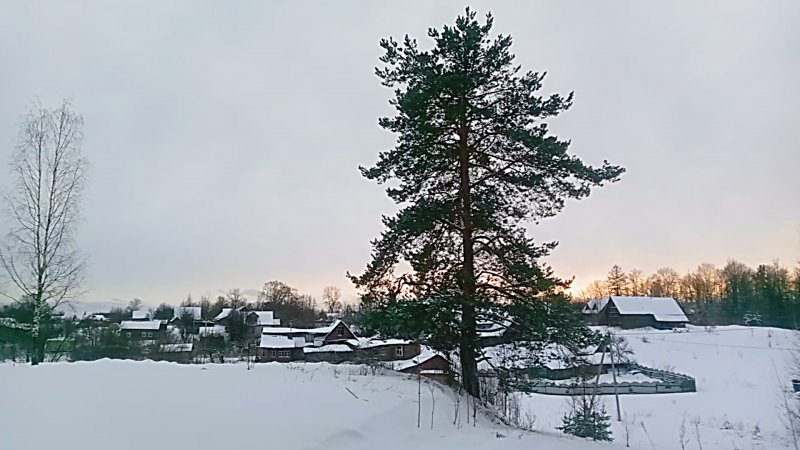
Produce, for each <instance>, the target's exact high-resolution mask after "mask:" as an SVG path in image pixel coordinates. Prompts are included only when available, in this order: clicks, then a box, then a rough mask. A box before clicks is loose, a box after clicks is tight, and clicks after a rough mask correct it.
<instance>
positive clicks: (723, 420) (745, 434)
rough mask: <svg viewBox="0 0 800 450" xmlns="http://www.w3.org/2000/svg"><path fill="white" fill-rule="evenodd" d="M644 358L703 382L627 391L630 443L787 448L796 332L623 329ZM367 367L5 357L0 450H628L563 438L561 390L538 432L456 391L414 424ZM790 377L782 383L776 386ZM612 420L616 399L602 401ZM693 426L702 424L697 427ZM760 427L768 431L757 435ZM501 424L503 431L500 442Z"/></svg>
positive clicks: (528, 401)
mask: <svg viewBox="0 0 800 450" xmlns="http://www.w3.org/2000/svg"><path fill="white" fill-rule="evenodd" d="M618 334H621V335H626V336H627V337H628V340H629V342H630V344H631V346H632V347H633V349H634V351H635V353H636V359H637V360H638V361H639V362H640V363H641V364H644V365H646V366H650V367H654V368H669V369H670V370H674V371H677V372H683V373H686V374H689V375H692V376H694V377H695V378H696V379H697V388H698V392H696V393H687V394H662V395H623V396H621V397H620V398H621V404H622V411H623V415H624V416H626V418H627V419H628V421H629V423H630V426H629V429H630V430H631V431H630V435H631V436H630V437H631V438H630V440H631V448H634V449H642V450H647V449H659V450H662V449H680V448H681V446H680V442H679V439H680V438H679V429H680V426H681V421H682V420H683V418H684V417H685V424H686V438H685V440H686V441H688V442H687V444H686V449H690V450H694V449H699V448H700V446H699V445H698V443H697V434H698V431H699V437H700V440H701V442H702V449H704V450H718V449H720V450H721V449H725V450H731V449H741V450H745V449H747V450H751V449H765V450H766V449H785V448H789V447H790V444H789V442H788V441H786V440H785V438H784V436H785V432H784V431H783V427H782V425H781V421H780V418H779V415H778V408H777V405H778V403H779V392H780V389H781V388H787V387H789V384H788V376H787V374H788V371H787V365H788V363H789V360H790V359H791V355H792V352H791V351H790V349H793V348H794V347H796V346H797V344H796V341H795V338H794V336H793V334H792V332H791V331H786V330H776V329H768V328H759V329H750V328H745V327H720V328H718V329H716V330H715V331H712V332H707V331H705V330H704V329H703V328H698V327H692V328H690V329H689V332H687V333H672V332H659V331H653V330H630V331H618ZM371 372H372V371H371V369H370V370H367V369H366V368H364V367H360V366H346V365H339V366H335V365H328V364H324V363H317V364H311V363H309V364H288V365H282V364H276V363H272V364H258V365H256V366H255V367H254V368H253V369H252V370H247V368H246V366H245V365H244V364H229V365H213V364H209V365H202V366H200V365H177V364H172V363H165V362H159V363H156V362H149V361H147V362H131V361H109V360H103V361H98V362H93V363H58V364H44V365H41V366H38V367H30V366H21V365H17V366H12V365H8V364H5V365H0V449H9V450H25V449H45V448H46V449H54V448H58V449H81V450H93V449H106V448H115V449H136V450H142V449H147V450H157V449H170V450H174V449H184V448H185V449H192V450H204V449H214V450H219V449H220V448H239V447H240V446H241V447H243V448H249V447H250V446H257V447H263V448H279V449H330V450H336V449H348V450H358V449H374V448H380V449H387V450H391V449H403V450H407V449H409V448H419V449H429V448H430V449H440V450H451V449H473V448H476V449H477V448H479V449H508V450H516V449H532V448H536V449H547V450H568V449H569V450H581V449H586V450H591V449H595V450H597V449H603V448H608V449H611V448H624V447H623V445H624V443H625V433H624V431H623V428H624V427H623V426H622V424H619V423H616V422H614V423H613V433H614V438H615V443H614V444H598V443H592V442H588V441H584V440H580V439H575V438H570V437H566V436H563V435H560V433H559V432H557V431H555V429H554V428H555V427H556V426H558V425H560V419H561V415H562V414H563V412H564V411H565V409H566V403H567V400H566V399H565V398H564V397H556V396H547V395H529V396H525V398H524V404H523V412H530V413H532V414H535V415H536V422H535V428H536V429H537V430H538V431H539V432H537V433H528V432H521V431H515V430H509V429H507V428H506V427H504V426H502V425H499V424H497V423H493V422H492V421H491V420H490V419H489V418H488V417H487V416H485V415H483V414H479V416H478V424H477V426H473V424H472V423H469V424H468V423H467V421H466V416H467V406H466V400H461V402H460V419H459V420H458V421H457V422H458V423H457V424H455V425H454V423H453V422H454V414H455V400H454V398H455V396H454V395H453V393H452V391H450V390H449V389H447V388H441V387H440V386H439V385H433V386H434V389H433V395H434V397H435V399H436V403H435V410H434V426H433V428H432V429H431V427H430V424H431V406H432V401H431V391H430V390H429V388H428V385H427V384H423V385H422V402H421V427H420V428H417V405H418V404H417V390H418V384H417V382H416V380H415V379H413V378H411V377H408V376H406V375H402V374H399V373H394V372H385V373H383V374H374V373H371ZM779 380H780V381H779ZM604 399H605V402H606V406H607V409H608V412H609V414H610V415H611V416H612V417H614V415H615V412H614V399H613V397H612V396H607V397H604ZM695 424H696V425H695ZM756 427H758V429H759V432H757V433H755V430H756ZM498 433H500V434H502V435H503V436H505V437H497V436H498Z"/></svg>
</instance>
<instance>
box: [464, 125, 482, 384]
mask: <svg viewBox="0 0 800 450" xmlns="http://www.w3.org/2000/svg"><path fill="white" fill-rule="evenodd" d="M467 136H468V127H467V124H466V122H462V124H461V127H460V129H459V161H460V164H459V166H460V167H459V169H460V181H461V184H460V188H459V197H460V203H461V226H462V230H461V237H462V246H463V256H464V267H463V274H462V283H463V285H462V302H463V304H462V308H461V342H460V343H459V353H460V355H461V382H462V383H463V385H464V389H466V391H467V392H468V393H469V394H471V395H472V396H474V397H475V398H480V392H479V389H478V363H477V361H476V359H475V356H476V355H475V343H476V341H477V339H476V337H477V336H476V332H475V252H474V248H473V237H472V232H473V229H472V199H471V195H470V194H471V186H470V176H469V144H468V142H467Z"/></svg>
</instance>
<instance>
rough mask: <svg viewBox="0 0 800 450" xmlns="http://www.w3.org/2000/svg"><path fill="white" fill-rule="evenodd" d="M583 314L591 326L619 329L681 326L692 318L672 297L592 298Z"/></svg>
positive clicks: (584, 308)
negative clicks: (606, 326)
mask: <svg viewBox="0 0 800 450" xmlns="http://www.w3.org/2000/svg"><path fill="white" fill-rule="evenodd" d="M582 312H583V316H584V317H585V318H586V320H587V322H589V323H590V324H592V325H608V326H612V327H620V328H645V327H653V328H657V329H671V328H681V327H684V326H686V324H687V323H689V318H688V317H686V313H685V312H684V311H683V309H682V308H681V306H680V304H678V302H677V301H675V299H674V298H672V297H623V296H611V297H608V298H601V299H595V300H590V301H589V302H588V303H586V306H584V307H583V310H582Z"/></svg>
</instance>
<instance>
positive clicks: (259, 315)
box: [248, 311, 281, 327]
mask: <svg viewBox="0 0 800 450" xmlns="http://www.w3.org/2000/svg"><path fill="white" fill-rule="evenodd" d="M250 314H255V315H256V325H262V326H268V327H272V326H280V324H281V319H276V318H275V313H274V312H273V311H251V312H250V313H248V315H250Z"/></svg>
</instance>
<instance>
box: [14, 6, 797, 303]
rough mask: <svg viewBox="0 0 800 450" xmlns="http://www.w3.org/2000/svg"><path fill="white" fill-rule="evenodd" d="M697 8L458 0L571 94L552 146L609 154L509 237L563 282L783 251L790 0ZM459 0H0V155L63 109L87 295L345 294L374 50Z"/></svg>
mask: <svg viewBox="0 0 800 450" xmlns="http://www.w3.org/2000/svg"><path fill="white" fill-rule="evenodd" d="M379 3H380V6H379V5H378V4H379ZM698 3H700V2H694V1H686V2H676V1H669V2H667V1H664V2H639V1H627V2H625V1H617V2H597V1H585V2H556V1H552V2H531V1H519V2H496V1H494V2H482V1H475V2H471V5H472V7H473V8H474V9H476V10H478V11H479V12H480V13H484V12H486V11H488V10H489V9H491V11H492V12H493V13H494V15H495V18H496V20H495V31H497V32H500V33H504V34H511V35H512V36H513V38H514V47H513V51H514V52H515V53H516V55H517V60H518V62H519V63H521V64H522V65H523V66H524V67H525V68H526V69H533V70H537V71H547V72H548V77H547V79H546V82H545V87H544V89H543V93H551V92H562V93H566V92H569V91H571V90H574V91H575V96H576V97H575V104H574V106H573V108H572V109H571V110H570V111H568V112H567V113H565V114H563V115H562V116H560V117H559V118H558V119H556V120H554V121H552V122H551V126H552V129H553V130H554V131H555V132H556V133H557V134H558V135H559V136H560V137H562V138H569V139H571V140H572V147H571V151H572V152H573V153H574V154H577V155H580V156H581V157H582V158H584V159H585V160H586V161H588V162H591V163H595V164H596V163H600V162H601V161H602V160H603V159H608V160H609V161H611V162H613V163H615V164H620V165H623V166H624V167H626V168H627V173H626V174H625V175H624V177H623V179H622V181H621V182H619V183H616V184H614V185H612V186H610V187H605V188H602V189H600V190H597V191H595V192H594V193H593V194H592V195H591V196H590V197H589V198H587V199H584V200H582V201H580V202H571V203H569V204H568V206H567V208H566V209H565V211H564V212H563V213H562V214H561V215H559V216H558V217H556V218H554V219H550V220H547V221H545V222H544V223H542V224H540V225H538V226H532V227H531V228H530V232H531V233H532V235H533V236H535V237H536V238H537V239H539V240H558V241H559V242H560V245H559V247H558V248H557V249H556V250H555V252H554V253H553V255H552V256H551V257H550V258H549V259H548V261H549V262H550V263H551V264H552V265H553V266H554V268H555V270H556V272H557V273H558V274H560V275H562V276H564V277H571V276H575V277H576V285H577V286H578V287H582V286H583V285H585V284H586V283H587V282H589V281H590V280H591V279H593V278H595V277H602V276H604V274H605V273H606V272H607V270H608V268H609V267H610V266H611V265H612V264H620V265H622V267H623V268H625V269H631V268H640V269H644V270H645V271H652V270H655V269H657V268H658V267H661V266H665V265H669V266H672V267H674V268H675V269H677V270H678V271H679V272H685V271H687V270H689V269H691V268H693V267H695V266H696V265H698V264H699V263H703V262H710V263H714V264H717V265H722V264H724V263H725V261H726V259H727V258H729V257H733V258H736V259H739V260H741V261H743V262H745V263H748V264H751V265H755V264H758V263H764V262H771V261H772V260H773V259H776V258H777V259H780V261H781V262H782V263H784V264H786V265H793V264H795V263H796V261H797V258H798V257H800V175H798V174H799V173H800V170H799V169H800V150H799V149H798V142H800V111H798V109H800V87H799V86H798V82H800V27H798V24H800V2H797V1H796V0H788V1H784V2H777V1H751V2H734V1H727V0H726V1H719V2H702V5H698ZM464 6H465V3H463V2H445V1H437V2H429V1H418V2H408V1H402V2H391V3H390V2H365V1H361V2H356V1H336V2H327V1H319V2H294V1H281V2H262V1H252V2H244V1H235V2H198V1H191V2H178V1H169V2H163V1H150V2H141V1H137V2H133V1H130V2H107V1H97V2H62V1H53V2H37V1H30V2H28V1H26V2H11V1H5V0H0V160H2V163H3V164H6V162H7V161H8V159H9V155H10V153H11V151H12V150H13V148H14V146H15V144H16V141H17V127H18V124H19V118H20V116H21V115H22V114H23V113H24V112H25V110H26V108H28V106H29V105H30V104H31V102H32V101H33V100H35V99H39V100H40V101H41V102H43V103H45V104H47V105H56V104H57V103H58V102H59V101H60V99H61V98H64V97H68V98H70V99H72V101H73V103H74V106H75V108H76V110H77V111H78V112H79V113H80V114H82V115H83V116H84V119H85V122H86V125H85V134H86V140H85V145H84V151H85V153H86V155H87V156H88V158H89V160H90V162H91V173H90V181H89V185H88V188H87V192H86V199H85V205H84V211H85V214H84V215H85V221H84V222H83V223H82V224H81V226H80V230H79V244H80V247H81V248H82V249H84V250H85V251H86V253H88V255H89V257H90V260H91V266H90V270H89V283H88V285H87V288H89V293H88V294H87V299H89V300H97V301H100V300H108V299H112V298H118V299H123V300H126V301H127V300H129V299H130V298H132V297H139V298H142V299H143V300H144V301H145V303H148V304H157V303H160V302H162V301H166V302H173V303H177V302H179V301H181V300H182V299H183V298H185V297H186V294H187V293H190V292H191V293H192V294H193V296H194V297H195V298H197V297H198V296H199V295H201V294H205V293H208V294H212V295H216V294H217V293H218V292H220V291H222V290H226V289H229V288H234V287H239V288H242V289H245V290H255V289H258V288H259V287H260V286H261V285H262V284H263V282H264V281H266V280H272V279H279V280H283V281H285V282H287V283H289V284H291V285H293V286H296V287H297V288H299V289H300V290H301V291H303V292H307V293H310V294H313V295H316V296H318V295H319V294H320V293H321V291H322V288H323V287H324V286H326V285H329V284H334V285H337V286H340V287H341V288H342V289H343V291H344V292H345V294H346V296H347V297H348V298H353V297H354V291H353V289H352V287H351V286H350V284H349V282H348V281H347V279H346V278H345V273H346V272H347V271H351V272H359V271H361V270H362V269H363V267H364V266H365V264H366V263H367V261H368V259H369V253H370V244H369V241H370V240H371V239H373V238H375V237H376V236H378V234H379V233H380V231H381V224H380V216H381V214H385V213H391V212H392V211H393V210H394V206H393V205H392V203H391V202H390V201H389V199H388V198H387V197H386V195H385V194H384V192H383V188H382V187H380V186H378V185H375V184H374V183H372V182H370V181H367V180H365V179H363V178H362V177H361V176H360V174H359V172H358V166H359V165H369V164H372V163H373V162H374V161H375V160H376V158H377V153H378V152H379V151H381V150H385V149H387V148H389V147H391V146H392V145H393V143H394V137H393V136H392V135H391V134H390V133H388V132H386V131H383V130H382V129H380V128H379V127H378V125H377V119H378V117H379V116H381V115H386V114H389V113H391V109H390V108H389V106H388V104H387V100H388V99H389V97H390V94H391V93H390V92H389V91H388V90H387V89H385V88H383V87H382V86H381V85H380V83H379V80H378V79H377V78H376V77H375V76H374V74H373V68H374V67H375V65H376V64H377V63H378V61H377V58H378V57H379V56H380V54H381V51H380V48H379V46H378V41H379V40H380V38H382V37H387V36H395V37H401V36H402V35H403V34H406V33H408V34H410V35H412V36H416V37H419V38H420V39H421V40H424V39H425V37H424V35H425V31H426V29H427V28H428V27H430V26H436V27H440V26H441V25H442V24H445V23H452V22H453V20H454V19H455V17H456V15H458V14H459V13H461V12H463V8H464ZM8 184H9V175H8V172H7V171H6V170H3V171H2V172H0V189H6V188H7V187H8ZM0 231H2V230H0Z"/></svg>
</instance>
